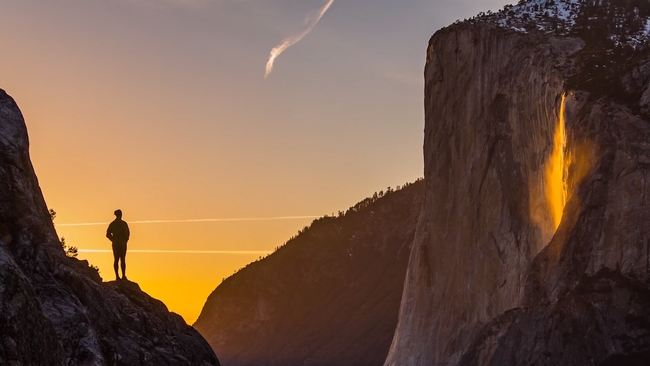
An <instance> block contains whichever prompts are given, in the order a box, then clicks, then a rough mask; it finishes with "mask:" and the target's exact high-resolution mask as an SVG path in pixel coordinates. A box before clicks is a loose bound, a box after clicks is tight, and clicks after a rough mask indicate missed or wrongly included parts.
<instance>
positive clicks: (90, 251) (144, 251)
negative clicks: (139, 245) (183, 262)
mask: <svg viewBox="0 0 650 366" xmlns="http://www.w3.org/2000/svg"><path fill="white" fill-rule="evenodd" d="M79 253H113V251H112V250H110V249H83V248H80V249H79ZM129 253H170V254H245V255H260V254H262V255H264V254H269V253H271V251H268V250H163V249H129Z"/></svg>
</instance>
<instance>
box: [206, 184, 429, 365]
mask: <svg viewBox="0 0 650 366" xmlns="http://www.w3.org/2000/svg"><path fill="white" fill-rule="evenodd" d="M423 192H424V181H423V180H419V181H417V182H415V183H413V184H409V185H406V186H405V187H404V188H402V189H399V190H396V191H392V190H388V191H387V192H386V193H385V194H384V193H383V192H380V194H376V195H375V196H373V198H368V199H366V200H364V201H361V202H359V203H358V204H357V205H355V206H353V207H351V208H350V209H349V210H348V211H347V212H345V213H343V212H340V213H339V216H338V217H327V216H326V217H323V218H320V219H317V220H315V221H314V222H313V223H312V225H311V226H310V227H309V228H305V229H304V230H301V231H300V232H299V234H298V235H297V236H296V237H294V238H292V239H291V240H289V241H288V242H287V243H286V245H284V246H282V247H280V248H279V249H278V250H277V251H276V252H275V253H274V254H272V255H270V256H269V257H267V258H264V259H262V260H260V261H258V262H255V263H253V264H250V265H248V266H247V267H246V268H244V269H243V270H241V271H239V272H238V273H236V274H235V275H233V276H231V277H230V278H228V279H226V280H225V281H224V282H223V283H222V284H221V285H219V286H218V287H217V289H216V290H215V291H214V292H213V293H212V294H211V295H210V297H209V298H208V300H207V302H206V304H205V306H204V308H203V311H202V312H201V315H200V316H199V318H198V320H197V322H196V323H195V324H194V326H195V328H196V329H198V330H199V332H201V334H203V336H204V337H205V338H206V339H207V340H208V342H209V343H210V344H211V345H212V347H213V349H214V350H215V352H217V353H218V354H219V358H220V359H221V361H222V362H224V364H226V365H228V366H243V365H285V366H287V365H381V364H382V363H383V361H384V359H385V357H386V354H387V353H388V348H389V346H390V342H391V339H392V337H393V332H394V330H395V326H396V324H397V314H398V310H399V304H400V298H401V295H402V287H403V282H404V277H405V273H406V265H407V262H408V257H409V255H410V248H411V242H412V240H413V237H414V234H415V226H416V223H417V219H418V216H419V213H420V209H421V206H422V202H423Z"/></svg>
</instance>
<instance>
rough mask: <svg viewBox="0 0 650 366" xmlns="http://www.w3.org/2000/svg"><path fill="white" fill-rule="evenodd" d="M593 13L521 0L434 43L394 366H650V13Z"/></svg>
mask: <svg viewBox="0 0 650 366" xmlns="http://www.w3.org/2000/svg"><path fill="white" fill-rule="evenodd" d="M592 3H593V2H592V1H576V0H574V1H569V0H551V1H540V0H533V1H528V2H522V3H520V5H518V6H516V7H508V8H506V9H505V10H504V11H503V12H501V13H497V14H487V15H485V16H483V17H479V18H475V19H472V20H469V21H465V22H460V23H458V24H454V25H453V26H450V27H448V28H445V29H442V30H440V31H438V32H436V34H435V35H434V36H433V37H432V39H431V41H430V44H429V49H428V52H427V64H426V68H425V82H426V84H425V108H426V125H425V143H424V158H425V180H426V189H425V204H424V208H423V212H422V216H421V219H420V221H419V223H418V229H417V233H416V239H415V242H414V247H413V251H412V253H411V258H410V261H409V269H408V274H407V279H406V283H405V290H404V296H403V298H402V304H401V310H400V318H399V323H398V327H397V330H396V333H395V337H394V340H393V343H392V345H391V351H390V353H389V356H388V358H387V361H386V365H456V364H463V365H477V364H481V365H483V364H490V365H533V364H535V365H576V364H594V365H597V364H601V363H606V364H607V363H609V364H615V363H616V362H617V360H627V361H630V362H631V360H635V359H638V358H639V357H641V358H643V357H646V358H645V359H646V360H647V359H648V358H647V356H648V350H650V343H648V341H649V338H648V335H649V334H650V325H649V324H650V323H648V316H649V314H648V309H649V308H650V301H649V300H650V298H648V296H647V294H648V288H647V282H648V278H649V275H648V263H649V261H648V258H649V255H648V250H649V249H648V248H649V245H648V243H650V237H649V236H648V231H649V228H650V222H649V221H648V220H650V206H648V204H647V202H646V201H647V199H648V198H647V196H648V195H647V193H648V192H650V190H649V189H648V188H649V187H648V186H647V182H648V179H649V178H650V176H648V169H647V167H648V166H650V165H648V164H649V163H650V155H648V153H649V152H650V151H649V150H650V149H649V148H648V144H649V143H650V140H649V137H650V123H649V120H650V118H649V117H648V100H647V98H646V97H645V96H646V94H648V93H649V92H648V90H650V67H649V66H648V65H650V55H649V53H648V51H647V49H646V48H644V47H643V45H644V44H647V42H645V43H643V42H641V43H639V42H637V41H638V40H639V39H641V40H643V39H646V40H647V34H646V28H645V27H647V24H650V21H648V14H650V13H649V11H650V5H648V3H647V2H636V1H631V2H617V1H600V2H599V4H600V5H599V6H594V5H593V4H592ZM603 9H605V10H603ZM635 9H636V10H635ZM603 11H605V15H602V14H601V12H603ZM526 14H527V15H526ZM621 14H623V15H627V16H619V15H621ZM626 22H627V23H626ZM623 24H626V25H627V24H636V26H627V28H625V27H624V26H623ZM608 29H609V31H607V30H608ZM647 30H648V32H650V27H649V28H647ZM625 32H627V33H625ZM644 37H646V38H644ZM632 39H635V40H637V41H634V42H632V41H631V40H632ZM561 117H562V118H561ZM561 119H563V120H564V125H565V128H566V132H565V136H564V137H563V138H559V139H558V137H557V136H558V131H559V127H558V126H559V125H560V120H561ZM564 140H565V141H566V142H564V143H562V142H563V141H564ZM558 141H560V142H561V143H562V144H561V147H560V149H559V151H561V154H560V156H559V157H558V159H559V160H558V161H560V169H561V174H560V175H559V176H560V177H561V182H560V183H559V186H560V187H561V189H560V193H561V195H560V198H559V199H561V200H562V204H563V205H564V204H566V206H564V208H563V211H561V212H560V214H561V215H560V216H559V217H558V220H557V223H556V222H555V220H554V215H553V210H552V204H551V203H549V199H547V196H548V195H549V194H550V192H552V188H551V187H550V186H549V179H550V178H549V171H552V170H553V169H552V168H551V167H552V166H553V164H551V161H552V160H553V159H554V156H553V152H554V145H557V142H558ZM558 224H559V227H557V229H556V226H557V225H558ZM627 361H626V362H627ZM612 362H614V363H612Z"/></svg>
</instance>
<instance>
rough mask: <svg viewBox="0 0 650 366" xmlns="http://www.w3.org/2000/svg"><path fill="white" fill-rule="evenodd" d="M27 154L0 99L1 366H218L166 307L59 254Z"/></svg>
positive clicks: (13, 115)
mask: <svg viewBox="0 0 650 366" xmlns="http://www.w3.org/2000/svg"><path fill="white" fill-rule="evenodd" d="M28 148H29V144H28V138H27V129H26V126H25V123H24V121H23V118H22V115H21V113H20V110H19V109H18V107H17V106H16V104H15V102H14V101H13V99H12V98H11V97H9V96H8V95H7V94H6V93H5V92H4V91H2V90H0V202H1V204H0V365H129V366H130V365H197V366H198V365H201V366H207V365H218V364H219V361H218V360H217V358H216V357H215V355H214V353H213V351H212V350H211V349H210V347H209V345H208V344H207V342H205V340H204V339H203V338H202V337H201V336H200V335H199V333H198V332H196V331H195V330H194V329H193V328H191V327H189V326H188V325H187V324H185V322H184V321H183V320H182V318H181V317H180V316H179V315H176V314H173V313H170V312H169V311H168V310H167V308H166V307H165V305H164V304H163V303H162V302H160V301H158V300H155V299H153V298H151V297H149V296H148V295H147V294H145V293H144V292H142V291H141V290H140V288H139V287H138V285H137V284H135V283H132V282H127V281H120V282H110V283H103V282H102V280H101V278H100V277H99V274H98V273H97V271H96V270H95V269H93V268H91V267H89V266H88V263H87V262H86V261H79V260H77V259H75V258H68V257H67V256H66V255H65V254H64V252H63V250H62V248H61V243H60V242H59V240H58V238H57V235H56V232H55V230H54V227H53V224H52V220H51V217H50V214H49V212H48V210H47V207H46V205H45V201H44V199H43V196H42V194H41V191H40V188H39V186H38V181H37V179H36V175H35V174H34V170H33V168H32V165H31V162H30V159H29V151H28Z"/></svg>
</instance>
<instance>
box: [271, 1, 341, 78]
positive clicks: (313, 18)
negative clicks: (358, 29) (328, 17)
mask: <svg viewBox="0 0 650 366" xmlns="http://www.w3.org/2000/svg"><path fill="white" fill-rule="evenodd" d="M333 2H334V0H328V1H327V4H325V6H324V7H323V8H322V9H321V10H320V11H318V12H314V13H311V14H310V15H308V16H307V19H305V23H306V24H307V29H305V30H304V31H303V32H302V33H300V34H297V35H295V36H291V37H289V38H285V39H284V40H283V41H282V43H280V44H279V45H277V46H275V47H273V48H272V49H271V55H270V56H269V61H268V62H267V63H266V74H264V77H265V78H266V77H267V76H269V74H270V73H271V71H273V62H274V61H275V59H276V58H277V57H278V56H280V54H282V52H284V50H286V49H287V48H289V47H291V46H293V45H294V44H296V43H298V42H300V40H301V39H303V38H305V36H306V35H307V34H309V32H311V30H312V29H314V27H315V26H316V24H318V22H319V21H320V18H322V17H323V15H325V13H326V12H327V10H328V9H329V8H330V6H332V3H333Z"/></svg>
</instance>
